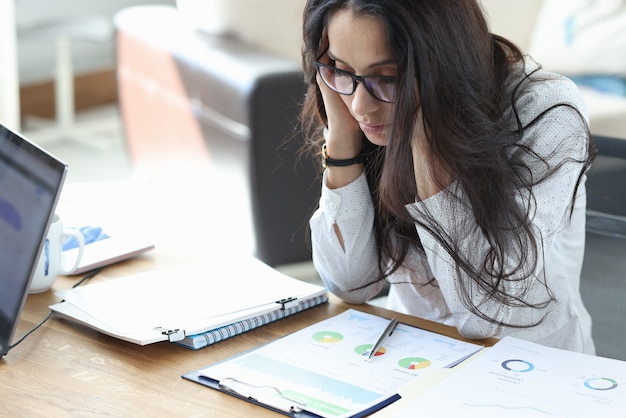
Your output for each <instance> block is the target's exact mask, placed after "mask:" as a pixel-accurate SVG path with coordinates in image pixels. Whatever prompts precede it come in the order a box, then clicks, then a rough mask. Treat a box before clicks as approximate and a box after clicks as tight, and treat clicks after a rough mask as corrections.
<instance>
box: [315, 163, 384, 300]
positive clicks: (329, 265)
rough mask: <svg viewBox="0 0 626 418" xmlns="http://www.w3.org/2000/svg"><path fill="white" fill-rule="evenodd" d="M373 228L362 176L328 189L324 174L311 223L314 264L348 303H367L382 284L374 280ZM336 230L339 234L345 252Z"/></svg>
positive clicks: (375, 256) (374, 250)
mask: <svg viewBox="0 0 626 418" xmlns="http://www.w3.org/2000/svg"><path fill="white" fill-rule="evenodd" d="M373 225H374V207H373V204H372V199H371V196H370V192H369V187H368V184H367V180H366V177H365V174H364V173H363V174H361V176H360V177H358V178H357V179H356V180H355V181H353V182H352V183H350V184H348V185H346V186H344V187H341V188H338V189H332V190H331V189H329V188H328V187H327V186H326V173H324V179H323V186H322V194H321V198H320V204H319V208H318V209H317V210H316V212H315V213H314V214H313V217H312V218H311V220H310V226H311V243H312V249H313V263H314V265H315V268H316V269H317V271H318V273H319V275H320V277H321V279H322V280H323V282H324V284H325V285H326V287H327V288H328V289H329V290H330V291H331V292H333V293H334V294H335V295H337V296H338V297H339V298H341V299H343V300H345V301H347V302H349V303H363V302H366V301H368V300H369V299H371V298H372V297H374V296H376V295H377V294H378V293H379V292H380V290H381V289H382V287H383V285H384V283H383V282H382V281H376V278H377V276H378V261H377V260H378V255H377V252H376V244H375V238H374V231H373ZM335 228H337V229H338V230H339V231H340V232H341V236H342V238H343V243H344V247H345V249H344V248H342V246H341V243H340V241H339V239H338V237H337V234H336V232H335Z"/></svg>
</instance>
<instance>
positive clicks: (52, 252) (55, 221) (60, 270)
mask: <svg viewBox="0 0 626 418" xmlns="http://www.w3.org/2000/svg"><path fill="white" fill-rule="evenodd" d="M67 237H74V238H76V240H77V241H78V253H77V254H76V259H75V260H74V261H73V263H71V262H70V263H68V260H65V259H64V258H66V257H64V256H63V242H64V241H65V239H66V238H67ZM84 250H85V238H84V237H83V235H82V234H81V233H80V231H79V230H78V229H73V228H64V227H63V222H61V218H60V217H59V215H56V214H55V215H54V217H53V218H52V223H51V224H50V229H49V230H48V235H47V236H46V240H45V242H44V246H43V248H42V250H41V254H40V256H39V261H38V262H37V270H36V271H35V275H34V276H33V280H32V281H31V283H30V289H29V291H28V293H41V292H45V291H46V290H48V289H50V287H51V286H52V284H53V283H54V281H55V280H56V279H57V276H59V275H65V274H72V273H73V272H74V271H76V269H77V268H78V265H79V263H80V260H81V258H82V256H83V251H84ZM70 261H71V260H70ZM68 264H70V266H69V268H68Z"/></svg>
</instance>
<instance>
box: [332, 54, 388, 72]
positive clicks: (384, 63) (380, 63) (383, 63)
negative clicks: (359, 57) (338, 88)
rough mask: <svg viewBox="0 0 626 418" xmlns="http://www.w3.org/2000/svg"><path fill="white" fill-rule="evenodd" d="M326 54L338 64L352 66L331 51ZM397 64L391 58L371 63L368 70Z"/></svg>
mask: <svg viewBox="0 0 626 418" xmlns="http://www.w3.org/2000/svg"><path fill="white" fill-rule="evenodd" d="M326 54H327V55H328V58H330V59H331V60H333V61H336V62H340V63H342V64H344V65H347V66H348V67H351V65H349V64H348V63H347V62H345V61H343V60H341V59H339V58H337V57H336V56H334V55H333V54H332V53H331V52H330V49H329V50H328V51H326ZM395 64H396V61H395V60H394V59H392V58H389V59H384V60H382V61H379V62H374V63H371V64H370V65H368V67H367V68H368V69H372V68H376V67H383V66H386V65H395Z"/></svg>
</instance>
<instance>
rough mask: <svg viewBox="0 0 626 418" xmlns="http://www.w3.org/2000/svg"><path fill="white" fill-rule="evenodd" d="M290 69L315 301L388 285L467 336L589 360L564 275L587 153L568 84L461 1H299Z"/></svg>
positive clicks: (400, 300)
mask: <svg viewBox="0 0 626 418" xmlns="http://www.w3.org/2000/svg"><path fill="white" fill-rule="evenodd" d="M526 61H528V62H526ZM303 65H304V69H305V77H306V80H307V82H308V84H309V91H308V94H307V99H306V101H305V103H304V107H303V120H304V123H305V128H306V129H305V131H306V132H307V137H308V144H309V146H310V147H311V149H314V150H316V152H317V154H318V156H321V158H322V160H323V165H324V167H325V169H324V172H323V181H322V183H323V185H322V197H321V199H320V204H319V208H318V210H317V211H316V212H315V214H314V215H313V217H312V218H311V221H310V227H311V238H312V245H313V261H314V263H315V266H316V268H317V270H318V272H319V274H320V276H321V277H322V279H323V280H324V282H325V284H326V286H327V287H328V288H329V289H330V291H332V292H333V293H335V294H336V295H338V296H339V297H341V298H342V299H344V300H346V301H348V302H351V303H362V302H365V301H368V300H369V299H371V298H373V297H375V296H376V295H377V294H378V293H379V292H380V291H381V289H382V288H383V287H384V285H385V283H389V284H390V290H389V297H388V307H389V308H390V309H394V310H397V311H400V312H404V313H407V314H411V315H415V316H419V317H422V318H426V319H430V320H433V321H437V322H440V323H444V324H447V325H451V326H454V327H456V328H457V329H458V330H459V332H460V333H461V334H462V335H464V336H465V337H467V338H476V339H478V338H484V337H492V336H495V337H503V336H506V335H511V336H515V337H518V338H522V339H527V340H532V341H535V342H538V343H541V344H545V345H549V346H553V347H559V348H564V349H569V350H575V351H580V352H586V353H594V345H593V342H592V340H591V319H590V317H589V314H588V313H587V311H586V309H585V308H584V306H583V303H582V300H581V296H580V292H579V278H580V270H581V264H582V259H583V250H584V239H585V231H584V229H585V206H586V195H585V172H586V170H587V169H588V167H589V165H590V163H591V161H592V160H593V157H594V156H595V148H594V146H593V144H592V142H591V140H590V135H589V131H588V124H587V120H586V114H585V110H584V105H583V102H582V99H581V98H580V96H579V94H578V92H577V89H576V87H575V85H574V84H573V83H572V82H570V81H569V80H567V79H566V78H564V77H561V76H559V75H556V74H551V73H548V72H546V71H544V70H542V69H540V68H539V67H538V66H537V65H536V64H534V63H533V62H530V60H529V59H528V60H527V59H526V58H525V57H524V56H523V55H522V53H521V52H520V51H519V49H518V48H517V47H516V46H515V45H513V44H512V43H511V42H509V41H507V40H506V39H504V38H501V37H499V36H496V35H493V34H491V33H489V29H488V26H487V23H486V21H485V18H484V16H483V13H482V10H481V8H480V6H479V4H478V3H477V1H475V0H436V1H435V0H421V1H418V0H415V1H406V0H379V1H373V0H308V1H307V4H306V6H305V11H304V49H303ZM322 144H324V145H323V150H322V151H321V152H320V151H319V150H320V149H321V148H322ZM319 154H321V155H319Z"/></svg>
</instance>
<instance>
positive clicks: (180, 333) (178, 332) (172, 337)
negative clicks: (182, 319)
mask: <svg viewBox="0 0 626 418" xmlns="http://www.w3.org/2000/svg"><path fill="white" fill-rule="evenodd" d="M154 329H155V330H157V331H160V332H161V334H162V335H166V336H167V339H168V340H169V342H171V343H175V342H176V341H181V340H182V339H184V338H185V331H184V330H182V329H178V328H176V329H167V328H161V327H155V328H154Z"/></svg>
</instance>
